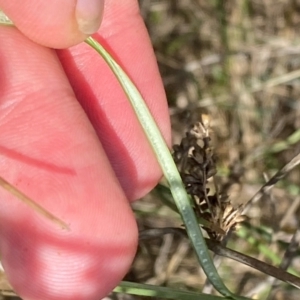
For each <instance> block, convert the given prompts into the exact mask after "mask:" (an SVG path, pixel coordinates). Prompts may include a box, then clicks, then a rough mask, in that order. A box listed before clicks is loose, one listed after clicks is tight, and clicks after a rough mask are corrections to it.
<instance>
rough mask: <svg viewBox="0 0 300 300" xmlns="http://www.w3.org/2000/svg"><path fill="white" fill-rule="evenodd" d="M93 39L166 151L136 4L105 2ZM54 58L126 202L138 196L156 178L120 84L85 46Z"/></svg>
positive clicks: (161, 100)
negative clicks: (124, 77) (132, 87)
mask: <svg viewBox="0 0 300 300" xmlns="http://www.w3.org/2000/svg"><path fill="white" fill-rule="evenodd" d="M133 3H134V4H135V6H133ZM94 37H95V38H97V39H98V40H99V41H100V42H101V43H102V44H103V45H104V46H105V47H106V48H107V49H108V50H109V51H110V52H111V53H112V55H113V56H114V57H115V59H117V61H118V62H119V63H120V64H121V65H122V67H123V68H124V69H125V71H126V72H127V74H128V75H129V76H130V78H131V79H132V80H133V82H134V83H135V84H136V86H137V87H138V89H139V90H140V91H141V93H142V96H143V97H144V99H145V101H146V103H147V105H148V107H149V109H150V111H151V112H152V115H153V116H154V118H155V119H156V121H157V124H158V125H159V127H160V129H161V131H162V133H163V135H164V137H165V139H166V141H167V142H168V144H169V145H170V136H171V134H170V121H169V116H168V107H167V101H166V98H165V93H164V89H163V85H162V82H161V77H160V75H159V72H158V68H157V64H156V60H155V56H154V54H153V50H152V46H151V43H150V40H149V36H148V34H147V31H146V28H145V25H144V23H143V20H142V19H141V17H140V14H139V9H138V6H137V3H136V2H135V1H128V0H127V1H122V4H121V2H120V1H117V0H115V1H107V2H106V6H105V10H104V17H103V22H102V25H101V28H100V31H99V33H98V34H96V35H94ZM58 55H59V58H60V59H61V62H62V64H63V67H64V69H65V72H66V74H67V75H68V78H69V80H70V83H71V85H72V87H73V89H74V91H75V94H76V96H77V98H78V99H79V101H80V103H81V105H82V107H83V108H84V110H85V111H86V113H87V115H88V116H89V119H90V121H91V122H92V124H93V125H94V128H95V129H96V131H97V133H98V136H99V138H100V140H101V142H102V145H103V147H104V149H105V151H106V153H107V156H108V157H109V160H110V162H111V164H112V166H113V168H114V170H115V172H116V174H117V177H118V178H119V180H120V182H121V185H122V187H123V189H124V191H125V192H126V195H127V197H128V198H129V199H138V198H140V197H142V196H144V195H145V194H146V193H148V192H149V191H150V190H151V189H152V188H153V187H154V186H155V185H156V184H157V181H158V179H159V178H160V177H161V174H162V173H161V170H160V167H159V165H158V163H157V160H156V158H155V156H154V155H153V151H152V149H151V147H150V146H149V143H148V141H147V139H146V137H145V134H144V133H143V130H142V128H141V126H140V125H139V123H138V121H137V118H136V117H135V114H134V112H133V109H132V107H131V106H130V104H129V102H128V100H127V99H126V97H125V94H124V92H123V90H122V89H121V88H120V84H119V83H118V81H117V80H116V78H115V77H114V75H113V74H112V72H111V71H110V70H109V68H108V66H107V64H106V63H105V62H104V60H103V59H101V58H100V57H99V55H98V54H97V53H96V52H95V51H94V50H93V49H91V48H89V47H88V46H87V45H85V44H81V45H77V46H75V47H72V48H70V49H67V50H62V51H58Z"/></svg>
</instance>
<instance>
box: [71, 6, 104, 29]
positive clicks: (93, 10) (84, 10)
mask: <svg viewBox="0 0 300 300" xmlns="http://www.w3.org/2000/svg"><path fill="white" fill-rule="evenodd" d="M103 10H104V1H102V0H89V1H86V0H78V1H77V4H76V14H75V15H76V20H77V24H78V29H79V30H80V31H81V32H82V33H84V34H93V33H95V32H97V30H98V29H99V27H100V24H101V21H102V17H103Z"/></svg>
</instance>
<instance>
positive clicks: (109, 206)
mask: <svg viewBox="0 0 300 300" xmlns="http://www.w3.org/2000/svg"><path fill="white" fill-rule="evenodd" d="M0 40H5V41H6V42H5V45H4V44H1V45H0V64H1V66H2V71H1V79H0V90H1V94H0V98H1V101H0V111H1V114H0V127H1V135H0V176H2V177H4V178H5V179H6V180H7V181H9V182H11V183H12V184H13V185H15V186H16V187H17V188H18V189H19V190H21V191H22V192H24V193H25V194H26V195H28V196H30V197H31V198H32V199H33V200H35V201H38V202H39V203H40V204H41V205H42V206H43V207H44V208H45V209H47V210H48V211H50V212H51V213H53V214H54V215H55V216H57V217H58V218H59V219H61V220H63V221H64V222H66V223H67V224H68V225H69V227H70V230H69V231H64V230H62V229H61V228H60V227H58V226H56V224H54V223H51V222H49V221H48V220H47V219H44V218H42V217H40V216H39V215H38V214H36V213H35V212H34V211H32V210H31V209H29V208H28V207H26V206H25V205H24V204H23V203H21V202H20V201H18V200H17V199H15V198H14V197H13V196H12V195H10V194H8V193H7V192H6V191H4V190H2V189H0V207H1V209H0V252H1V260H2V263H3V265H4V268H5V271H6V273H7V276H8V279H9V281H10V282H11V284H12V286H13V287H14V288H15V290H16V292H17V293H19V294H20V296H21V297H22V298H23V299H47V300H52V299H53V300H54V299H55V300H60V299H64V300H71V299H72V300H73V299H86V300H90V299H91V300H94V299H101V298H102V297H104V296H105V295H106V294H107V293H108V292H109V291H110V290H111V289H112V288H113V287H114V286H115V285H116V284H117V283H118V282H119V280H121V278H122V277H123V276H124V274H125V273H126V271H127V270H128V268H129V266H130V264H131V261H132V259H133V256H134V253H135V249H136V239H137V230H136V225H135V221H134V218H133V215H132V212H131V209H130V207H129V205H128V202H127V200H126V198H125V195H124V194H123V192H122V190H121V188H120V186H119V183H118V181H117V179H116V177H115V175H114V173H113V171H112V169H111V167H110V164H109V162H108V160H107V158H106V156H105V153H104V151H103V149H102V147H101V144H100V143H99V141H98V138H97V136H96V134H95V131H94V129H93V128H92V126H91V125H90V123H89V122H88V120H87V118H86V116H85V114H84V113H83V111H82V109H81V107H80V106H79V104H78V102H77V101H76V100H75V98H74V95H73V92H72V90H71V88H70V86H69V83H68V82H67V81H66V79H65V76H64V73H63V70H62V69H61V66H60V63H59V61H58V60H57V57H56V55H55V53H54V52H53V51H52V50H50V49H47V48H43V47H41V46H38V45H37V44H34V43H33V42H31V41H30V40H28V39H27V38H25V37H24V36H23V35H21V34H20V32H19V31H18V30H16V29H14V28H3V27H2V28H0ZM11 49H13V50H14V51H11Z"/></svg>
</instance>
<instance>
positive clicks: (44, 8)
mask: <svg viewBox="0 0 300 300" xmlns="http://www.w3.org/2000/svg"><path fill="white" fill-rule="evenodd" d="M0 8H2V9H3V11H4V12H5V13H6V14H7V15H8V16H9V17H10V19H11V20H12V21H13V22H14V24H15V25H16V26H17V27H18V29H19V30H20V31H22V33H23V34H24V35H26V36H27V37H28V38H30V39H32V40H33V41H35V42H36V43H38V44H41V45H44V46H47V47H51V48H66V47H70V46H71V45H75V44H77V43H80V42H82V41H83V40H84V39H85V38H86V37H87V36H88V35H89V34H92V33H94V32H96V31H97V29H98V28H99V26H100V23H101V20H102V15H103V8H104V0H77V1H76V0H65V1H60V0H52V1H44V0H35V1H32V0H24V1H22V2H20V1H18V0H0Z"/></svg>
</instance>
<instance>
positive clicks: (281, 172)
mask: <svg viewBox="0 0 300 300" xmlns="http://www.w3.org/2000/svg"><path fill="white" fill-rule="evenodd" d="M299 164H300V153H299V154H298V155H296V156H295V157H294V158H293V159H292V160H291V161H290V162H289V163H287V164H286V165H285V166H284V167H283V168H282V169H281V170H279V171H278V172H277V173H276V174H275V175H274V176H273V177H271V179H270V180H269V181H268V182H266V183H265V184H264V185H263V186H262V187H261V188H260V190H259V191H258V192H257V193H256V194H255V195H254V196H253V197H252V198H251V199H250V200H249V201H248V202H247V203H245V204H244V205H243V206H242V209H243V213H247V211H248V209H249V206H250V205H251V204H253V203H256V202H257V201H258V200H260V199H261V197H262V196H263V195H264V194H265V193H266V192H268V191H269V190H270V189H272V188H273V187H274V185H275V184H276V183H277V182H278V181H279V180H281V179H282V178H284V177H285V176H286V174H287V173H288V172H290V171H291V170H292V169H293V168H295V167H296V166H298V165H299Z"/></svg>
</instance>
